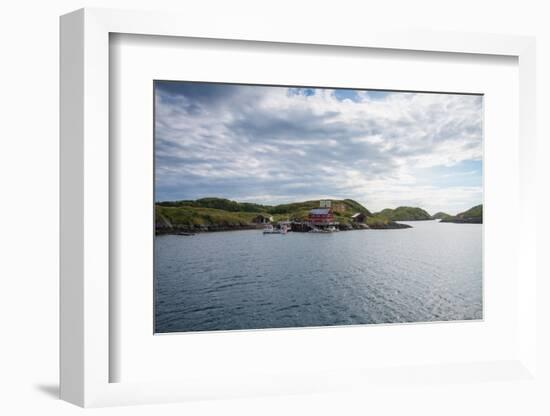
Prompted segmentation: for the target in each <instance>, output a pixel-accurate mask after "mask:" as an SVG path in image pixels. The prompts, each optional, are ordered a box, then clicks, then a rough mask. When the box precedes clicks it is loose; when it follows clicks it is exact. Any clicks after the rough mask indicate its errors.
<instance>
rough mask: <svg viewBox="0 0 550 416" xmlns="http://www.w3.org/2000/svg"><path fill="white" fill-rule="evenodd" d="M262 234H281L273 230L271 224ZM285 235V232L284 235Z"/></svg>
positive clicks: (279, 231) (275, 229) (277, 230)
mask: <svg viewBox="0 0 550 416" xmlns="http://www.w3.org/2000/svg"><path fill="white" fill-rule="evenodd" d="M264 234H283V233H282V232H281V230H279V229H277V228H274V227H273V226H272V225H271V224H268V225H266V226H265V227H264ZM284 234H286V231H285V233H284Z"/></svg>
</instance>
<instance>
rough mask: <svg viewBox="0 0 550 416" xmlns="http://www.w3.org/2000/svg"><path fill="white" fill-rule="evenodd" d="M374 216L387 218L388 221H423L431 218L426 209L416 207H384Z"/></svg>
mask: <svg viewBox="0 0 550 416" xmlns="http://www.w3.org/2000/svg"><path fill="white" fill-rule="evenodd" d="M376 216H378V217H382V218H387V219H388V220H390V221H425V220H431V219H432V217H431V215H430V214H428V212H426V210H424V209H422V208H418V207H397V208H395V209H391V208H386V209H383V210H382V211H380V212H378V213H376Z"/></svg>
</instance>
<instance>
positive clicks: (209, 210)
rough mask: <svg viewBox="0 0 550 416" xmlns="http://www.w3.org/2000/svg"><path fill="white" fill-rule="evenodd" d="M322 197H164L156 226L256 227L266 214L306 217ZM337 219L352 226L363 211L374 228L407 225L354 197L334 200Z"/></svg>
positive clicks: (198, 228)
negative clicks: (265, 201) (269, 201)
mask: <svg viewBox="0 0 550 416" xmlns="http://www.w3.org/2000/svg"><path fill="white" fill-rule="evenodd" d="M319 205H320V204H319V200H312V201H303V202H295V203H290V204H281V205H261V204H252V203H248V202H236V201H231V200H229V199H223V198H202V199H197V200H195V201H191V200H182V201H163V202H157V203H156V204H155V215H156V228H157V231H158V230H163V232H172V231H178V230H179V231H185V232H187V231H201V230H205V231H206V230H209V231H215V230H231V229H246V228H255V227H257V225H255V224H254V220H255V219H256V218H257V217H258V216H260V215H262V216H264V217H266V216H267V217H272V221H273V222H274V223H276V222H278V221H286V220H290V221H305V220H307V218H308V215H309V211H310V210H311V209H313V208H319ZM332 208H333V212H334V217H335V221H338V222H339V223H340V225H341V228H342V227H344V228H345V227H348V228H351V227H352V226H353V225H356V224H354V222H353V220H352V215H354V214H356V213H358V212H360V213H362V214H365V216H366V220H365V222H366V224H367V225H368V226H369V227H371V228H388V229H389V228H403V227H401V225H400V224H396V223H395V222H393V221H392V220H391V219H390V218H387V217H384V216H378V215H373V214H372V213H371V212H370V211H369V210H368V209H367V208H365V207H364V206H363V205H361V204H360V203H358V202H357V201H354V200H352V199H344V200H332Z"/></svg>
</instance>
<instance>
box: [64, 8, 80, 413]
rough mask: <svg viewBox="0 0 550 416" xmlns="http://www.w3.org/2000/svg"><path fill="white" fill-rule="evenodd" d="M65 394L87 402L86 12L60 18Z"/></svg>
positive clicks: (68, 398) (72, 401)
mask: <svg viewBox="0 0 550 416" xmlns="http://www.w3.org/2000/svg"><path fill="white" fill-rule="evenodd" d="M59 95H60V97H59V98H60V120H59V121H60V149H59V152H60V153H59V159H60V183H59V185H60V201H59V204H60V218H59V224H60V230H59V234H60V235H59V238H60V264H59V268H60V277H59V278H60V282H59V287H60V306H59V307H60V311H59V312H60V318H59V319H60V321H59V324H60V339H59V345H60V351H59V353H60V357H59V363H60V368H59V372H60V374H59V378H60V398H61V399H63V400H66V401H68V402H70V403H73V404H76V405H79V406H83V405H84V284H83V283H84V228H83V227H84V194H83V178H84V170H83V166H84V101H83V100H84V12H83V10H78V11H75V12H73V13H70V14H67V15H64V16H62V17H61V18H60V91H59Z"/></svg>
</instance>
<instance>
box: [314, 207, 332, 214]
mask: <svg viewBox="0 0 550 416" xmlns="http://www.w3.org/2000/svg"><path fill="white" fill-rule="evenodd" d="M309 213H310V214H313V215H328V214H330V208H314V209H312V210H310V211H309Z"/></svg>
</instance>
